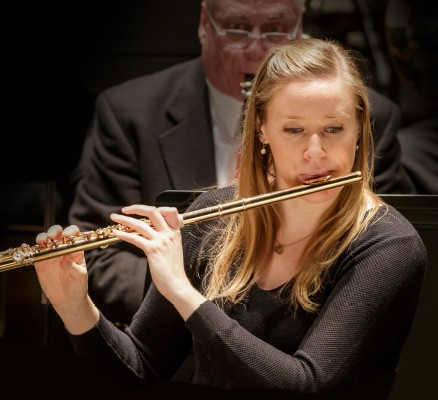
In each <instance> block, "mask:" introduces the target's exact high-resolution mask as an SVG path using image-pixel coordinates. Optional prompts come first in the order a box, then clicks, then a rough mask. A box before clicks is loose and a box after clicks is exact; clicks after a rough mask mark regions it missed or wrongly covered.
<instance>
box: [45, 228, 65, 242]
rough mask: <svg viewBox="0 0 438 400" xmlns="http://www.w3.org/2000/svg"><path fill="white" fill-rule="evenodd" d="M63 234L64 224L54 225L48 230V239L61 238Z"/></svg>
mask: <svg viewBox="0 0 438 400" xmlns="http://www.w3.org/2000/svg"><path fill="white" fill-rule="evenodd" d="M61 236H62V226H61V225H52V226H51V227H50V228H49V229H48V230H47V238H48V239H60V238H61Z"/></svg>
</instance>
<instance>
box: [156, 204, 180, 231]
mask: <svg viewBox="0 0 438 400" xmlns="http://www.w3.org/2000/svg"><path fill="white" fill-rule="evenodd" d="M158 211H159V213H160V214H161V215H162V216H163V218H164V220H165V221H166V223H167V225H168V226H170V227H171V228H173V229H179V228H180V226H181V216H180V215H179V214H178V210H177V209H176V208H175V207H159V208H158Z"/></svg>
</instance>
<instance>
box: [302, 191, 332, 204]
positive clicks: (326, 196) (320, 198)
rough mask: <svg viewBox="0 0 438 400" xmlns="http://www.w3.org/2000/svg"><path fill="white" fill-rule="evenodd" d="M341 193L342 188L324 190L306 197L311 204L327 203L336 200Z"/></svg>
mask: <svg viewBox="0 0 438 400" xmlns="http://www.w3.org/2000/svg"><path fill="white" fill-rule="evenodd" d="M340 191H341V189H340V188H333V189H324V190H320V191H318V192H314V193H310V194H308V195H306V196H305V199H306V200H307V201H309V202H311V203H325V202H327V201H331V200H334V199H335V198H336V197H337V196H338V195H339V192H340Z"/></svg>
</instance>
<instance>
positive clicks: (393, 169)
mask: <svg viewBox="0 0 438 400" xmlns="http://www.w3.org/2000/svg"><path fill="white" fill-rule="evenodd" d="M370 99H371V103H372V110H373V118H374V127H375V142H376V183H377V190H378V191H380V192H382V193H383V192H384V193H396V192H404V193H410V192H411V190H412V189H411V186H410V181H409V180H406V178H407V176H405V174H404V171H403V170H402V169H401V167H400V163H399V158H400V154H399V145H398V142H397V141H396V132H397V129H398V128H399V122H400V112H399V109H398V107H397V106H396V105H395V104H394V103H392V102H391V101H389V100H388V99H386V98H384V97H383V96H381V95H379V94H378V93H377V92H375V91H373V90H371V89H370ZM213 146H214V144H213V138H212V134H211V121H210V110H209V104H208V92H207V86H206V82H205V76H204V72H203V67H202V63H201V60H200V59H199V58H198V59H195V60H192V61H189V62H186V63H182V64H178V65H176V66H174V67H171V68H169V69H166V70H163V71H160V72H158V73H155V74H152V75H149V76H143V77H139V78H136V79H133V80H130V81H128V82H126V83H123V84H120V85H118V86H115V87H113V88H110V89H107V90H105V91H104V92H102V93H101V94H100V95H99V96H98V97H97V99H96V107H95V115H94V118H93V121H92V125H91V129H90V134H89V137H88V138H87V140H86V143H85V147H84V152H83V158H82V161H81V174H82V177H81V179H80V180H79V182H78V184H77V187H76V196H75V199H74V202H73V204H72V207H71V209H70V213H69V220H70V223H72V224H76V225H78V226H79V227H80V229H81V230H95V229H96V228H99V227H105V226H107V225H111V224H112V221H111V220H110V219H109V215H110V213H112V212H120V209H121V207H123V206H125V205H130V204H136V203H141V204H154V203H155V198H156V196H157V195H158V194H159V193H161V192H162V191H164V190H168V189H196V188H201V189H202V188H205V187H206V186H209V185H212V184H214V183H215V181H216V174H215V162H214V148H213ZM86 257H87V266H88V269H89V283H90V284H89V291H90V295H91V297H92V298H93V300H94V301H95V303H96V305H97V306H98V307H99V308H100V309H101V311H102V312H103V314H104V315H106V316H107V317H108V318H109V319H111V320H113V321H119V322H121V323H129V321H130V320H131V317H132V315H133V313H134V312H135V311H136V310H137V308H138V306H139V305H140V302H141V300H142V298H143V290H144V286H145V276H146V260H145V258H144V254H143V253H141V252H139V251H138V250H137V249H136V248H134V246H132V245H127V244H123V243H117V244H114V245H111V246H109V247H108V248H107V249H104V250H101V249H95V250H90V251H89V252H87V253H86Z"/></svg>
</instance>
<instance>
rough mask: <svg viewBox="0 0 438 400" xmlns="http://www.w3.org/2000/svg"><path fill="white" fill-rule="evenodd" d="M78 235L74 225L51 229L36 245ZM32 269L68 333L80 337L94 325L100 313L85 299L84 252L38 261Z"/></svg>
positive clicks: (40, 236)
mask: <svg viewBox="0 0 438 400" xmlns="http://www.w3.org/2000/svg"><path fill="white" fill-rule="evenodd" d="M78 234H79V228H78V227H77V226H75V225H71V226H69V227H67V228H66V229H65V230H63V229H62V227H61V226H59V225H53V226H52V227H50V228H49V229H48V231H47V232H43V233H40V234H39V235H38V236H37V238H36V243H37V244H39V245H40V246H44V245H45V244H46V243H47V242H48V241H59V240H61V239H62V238H63V237H68V236H76V235H78ZM34 265H35V270H36V273H37V276H38V280H39V282H40V285H41V288H42V290H43V292H44V293H45V294H46V296H47V298H48V299H49V301H50V303H51V304H52V305H53V308H54V309H55V310H56V312H57V313H58V314H59V316H60V317H61V319H62V320H63V321H64V324H65V326H66V328H67V330H68V331H69V332H71V333H74V334H79V333H83V332H85V331H87V330H88V329H90V328H91V327H92V326H94V325H95V324H96V322H97V320H98V316H99V313H98V310H97V309H96V308H95V306H94V305H93V304H92V302H91V300H90V298H89V296H88V274H87V268H86V264H85V257H84V252H83V251H80V252H76V253H71V254H67V255H63V256H59V257H54V258H51V259H48V260H45V261H38V262H35V264H34Z"/></svg>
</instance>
